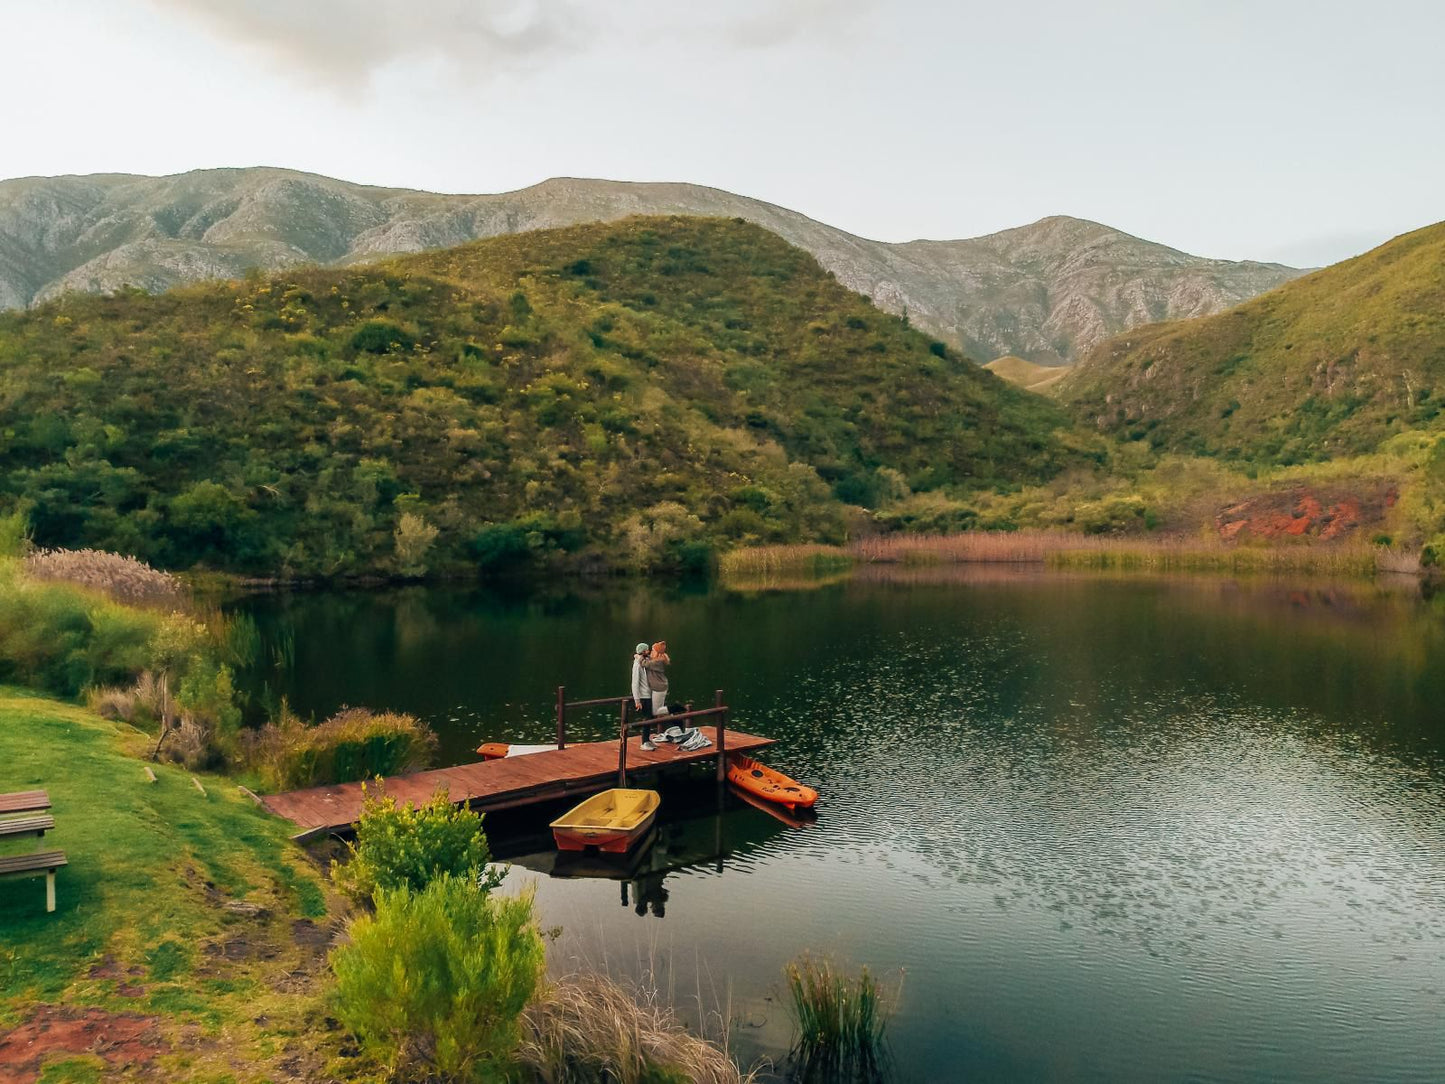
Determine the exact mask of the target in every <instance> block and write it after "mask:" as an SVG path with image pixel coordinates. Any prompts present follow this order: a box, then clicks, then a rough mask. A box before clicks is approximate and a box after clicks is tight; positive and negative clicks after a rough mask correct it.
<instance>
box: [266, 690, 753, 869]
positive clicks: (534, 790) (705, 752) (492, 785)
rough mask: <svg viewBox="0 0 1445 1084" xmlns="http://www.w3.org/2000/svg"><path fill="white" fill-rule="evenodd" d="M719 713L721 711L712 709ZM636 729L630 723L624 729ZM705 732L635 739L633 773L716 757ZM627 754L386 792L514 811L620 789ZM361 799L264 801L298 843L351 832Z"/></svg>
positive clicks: (449, 772) (355, 793)
mask: <svg viewBox="0 0 1445 1084" xmlns="http://www.w3.org/2000/svg"><path fill="white" fill-rule="evenodd" d="M715 710H718V709H709V711H715ZM694 714H698V715H702V714H705V713H704V712H697V713H694ZM674 718H677V717H674ZM636 725H637V724H636V723H631V724H628V723H626V722H624V727H628V726H636ZM699 729H700V730H701V731H702V732H703V733H704V734H706V735H707V737H708V738H709V739H710V740H711V741H712V742H713V744H712V745H708V746H704V747H703V748H701V749H698V750H696V751H694V752H690V753H685V752H683V751H682V750H681V749H680V748H678V746H676V745H659V746H658V747H657V749H656V750H654V751H652V752H646V751H644V750H643V748H642V742H641V739H640V738H637V737H629V738H628V739H627V749H626V751H625V752H626V761H625V763H626V767H627V772H628V773H629V774H634V773H643V774H652V773H655V772H660V771H662V770H664V769H666V768H668V767H671V766H673V765H678V764H688V763H693V762H696V761H699V760H708V759H710V758H713V757H716V756H717V755H718V745H719V735H718V728H717V727H711V726H704V727H700V728H699ZM724 740H725V741H726V745H725V746H724V748H725V750H726V751H727V752H728V753H749V754H750V753H752V752H753V751H754V750H758V749H764V748H766V747H767V746H769V745H772V744H773V743H774V740H773V739H772V738H761V737H758V736H756V735H753V734H744V733H741V732H740V731H737V730H734V729H732V728H731V727H727V728H726V735H725V739H724ZM622 752H623V750H621V749H619V748H618V744H617V741H616V740H614V741H595V742H582V743H580V744H575V745H566V746H565V748H561V749H548V750H545V751H544V752H540V753H529V754H527V755H525V756H517V757H507V758H505V759H502V760H484V761H478V762H476V763H473V764H458V765H457V766H455V767H452V768H436V769H433V770H431V771H426V772H416V773H415V774H412V775H399V776H392V777H390V778H388V779H387V780H386V793H387V794H388V795H389V796H390V797H393V798H395V799H396V800H397V801H398V802H408V801H409V802H415V803H417V804H421V803H422V802H425V801H427V800H428V799H429V798H431V796H432V795H433V794H434V793H435V792H436V790H437V788H438V787H446V789H447V794H448V796H449V797H450V798H451V800H452V801H453V802H455V803H457V804H458V805H460V804H463V803H465V804H467V805H469V806H471V807H472V808H473V809H476V810H480V811H483V812H486V811H488V810H497V809H515V808H517V807H518V806H524V805H532V804H534V803H537V802H546V801H552V800H555V799H558V798H566V797H569V796H572V795H578V796H581V795H583V794H588V793H592V792H594V791H598V790H605V789H606V788H608V787H611V786H615V785H616V784H617V775H618V765H619V761H620V759H621V757H620V754H621V753H622ZM361 802H362V794H361V784H360V783H340V784H337V785H335V786H329V787H311V788H309V789H307V790H293V791H288V792H286V793H284V794H271V795H267V796H265V797H262V799H261V803H262V805H264V806H265V807H266V808H267V809H269V810H270V811H271V812H272V813H275V814H277V815H278V816H281V817H285V818H286V819H287V820H290V821H293V822H294V823H295V824H296V825H297V826H298V827H299V828H300V829H301V831H300V832H299V833H298V834H297V836H296V837H295V838H297V839H298V840H305V839H310V838H314V837H317V836H322V835H325V834H327V833H328V832H336V831H345V830H346V829H348V828H350V827H351V826H352V825H353V824H355V823H356V821H357V819H358V818H359V817H360V816H361Z"/></svg>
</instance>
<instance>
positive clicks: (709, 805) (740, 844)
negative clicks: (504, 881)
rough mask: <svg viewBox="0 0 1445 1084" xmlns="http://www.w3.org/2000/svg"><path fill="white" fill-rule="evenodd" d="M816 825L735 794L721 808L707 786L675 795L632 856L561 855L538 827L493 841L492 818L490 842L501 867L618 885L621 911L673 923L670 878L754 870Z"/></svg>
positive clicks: (510, 831)
mask: <svg viewBox="0 0 1445 1084" xmlns="http://www.w3.org/2000/svg"><path fill="white" fill-rule="evenodd" d="M811 820H812V818H811V817H806V818H799V817H795V816H793V815H790V814H789V813H788V812H787V811H786V810H783V809H777V808H773V807H769V806H767V805H766V804H765V803H758V802H756V800H753V801H752V802H750V801H749V796H747V795H744V794H741V793H739V792H737V791H735V790H734V789H733V788H731V787H729V788H727V790H726V791H724V793H723V796H722V799H721V802H719V799H718V796H717V792H716V790H715V789H713V788H712V787H711V786H708V785H699V786H692V787H686V788H677V789H674V790H670V791H668V792H667V793H666V794H665V796H664V799H663V803H662V809H661V811H660V812H659V814H658V820H657V823H656V824H655V825H654V826H653V827H652V828H651V829H650V830H649V831H648V834H647V835H646V836H645V837H644V838H643V839H642V841H641V842H640V843H638V844H637V846H635V847H633V848H632V849H631V850H630V851H628V852H627V853H626V854H616V855H612V854H600V853H596V852H593V851H587V852H564V851H559V850H557V849H556V848H555V847H554V846H553V845H552V840H551V837H550V836H548V835H545V834H542V833H541V832H538V831H536V828H535V826H534V825H532V824H516V823H513V824H507V825H499V826H497V828H498V829H499V830H496V834H495V835H493V825H492V823H491V822H492V818H491V817H489V818H488V828H489V832H488V835H489V836H492V852H493V854H494V856H495V857H496V858H497V859H498V860H501V861H506V862H510V863H512V864H513V865H517V866H521V867H522V868H523V869H527V870H531V871H532V872H533V873H540V874H543V875H545V876H547V877H557V878H566V879H575V878H600V879H605V880H611V881H617V882H619V883H620V892H619V895H620V898H621V906H623V907H630V908H632V909H633V910H634V911H635V912H636V913H637V914H638V915H639V916H640V917H646V916H647V915H652V916H653V917H655V918H665V917H666V915H667V899H668V891H667V885H666V881H667V878H668V875H669V874H673V873H679V872H681V871H683V870H689V869H698V868H700V867H710V868H711V869H713V870H715V871H716V872H719V873H721V872H722V871H723V868H724V867H725V866H726V865H727V864H729V863H742V864H746V863H747V861H748V858H749V856H750V855H753V854H754V853H756V852H758V851H761V850H764V849H766V848H767V847H768V846H769V844H770V843H772V842H773V841H775V840H777V839H779V837H781V836H782V835H783V833H784V832H787V831H788V830H789V829H790V828H793V827H804V826H806V825H807V824H809V823H811ZM543 823H544V824H545V822H543Z"/></svg>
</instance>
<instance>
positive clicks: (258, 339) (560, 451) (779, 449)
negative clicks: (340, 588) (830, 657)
mask: <svg viewBox="0 0 1445 1084" xmlns="http://www.w3.org/2000/svg"><path fill="white" fill-rule="evenodd" d="M0 374H3V391H0V433H3V440H0V468H3V473H0V511H3V510H5V509H7V508H20V509H22V510H23V511H25V512H26V514H27V515H28V517H29V520H30V523H31V526H32V529H33V531H34V534H35V539H36V541H37V542H38V543H40V544H41V545H47V546H72V547H78V546H95V547H100V548H105V549H112V550H118V551H121V552H126V553H134V554H137V555H139V556H141V557H144V558H146V559H147V560H150V561H152V562H153V563H158V564H162V565H165V566H168V567H172V568H185V567H192V566H196V565H206V566H211V567H220V568H226V569H231V570H235V571H252V572H273V571H283V572H287V573H290V574H295V575H321V576H330V575H345V574H355V573H365V572H390V571H402V572H406V573H418V572H421V571H424V570H431V571H441V570H459V569H461V568H464V567H468V566H475V565H483V566H491V567H499V566H504V565H507V564H510V563H514V562H515V563H520V562H524V561H528V560H533V559H535V558H537V557H538V556H546V555H548V554H551V553H558V552H563V551H566V552H574V553H593V554H596V555H598V556H599V557H601V558H603V559H606V560H609V561H616V562H625V563H630V564H633V565H636V566H640V567H647V566H655V565H658V564H667V563H686V562H688V561H692V560H697V559H699V558H700V557H701V556H704V555H705V554H706V552H707V551H708V549H709V548H710V547H714V546H718V545H727V544H731V543H738V542H748V541H768V540H771V541H789V540H805V539H836V538H838V537H839V536H840V535H841V534H842V532H843V523H844V512H845V505H846V504H863V505H868V504H871V503H874V502H876V501H877V500H879V499H882V498H883V497H885V496H887V495H889V494H896V493H898V492H900V491H906V490H907V489H909V488H911V489H913V490H920V491H926V490H938V489H949V490H967V489H971V488H977V487H990V486H996V485H1000V484H1014V483H1020V482H1026V481H1031V480H1039V479H1042V478H1045V477H1048V476H1050V475H1051V474H1053V473H1055V472H1056V471H1057V470H1058V469H1059V467H1060V466H1062V465H1063V464H1064V463H1065V462H1066V461H1067V460H1068V459H1069V458H1070V455H1071V453H1070V452H1069V451H1068V450H1067V447H1066V445H1067V443H1068V442H1067V440H1066V439H1064V438H1061V437H1060V436H1059V435H1058V434H1057V432H1056V430H1057V429H1058V428H1059V427H1060V426H1061V425H1063V424H1064V423H1063V421H1062V416H1061V415H1060V414H1059V413H1058V412H1057V408H1056V407H1054V406H1053V405H1051V404H1049V403H1047V402H1045V401H1043V400H1040V399H1039V398H1038V397H1037V396H1032V395H1027V394H1025V393H1023V392H1021V391H1018V390H1016V389H1014V388H1012V387H1009V386H1008V385H1006V384H1004V383H1003V382H1002V381H1000V380H997V379H996V378H994V377H993V376H992V375H990V374H988V373H985V372H982V371H981V370H979V369H978V368H977V367H976V366H974V365H973V364H972V363H970V362H969V361H967V360H966V359H965V358H963V357H961V356H959V355H957V354H956V353H954V352H953V351H951V350H949V349H947V348H945V347H944V346H943V344H942V343H938V342H932V341H930V340H929V339H928V338H927V337H926V336H923V335H920V334H919V333H917V332H915V331H913V330H911V329H910V328H909V327H908V326H907V325H906V323H905V322H903V321H901V320H899V319H897V318H894V317H892V316H888V315H885V314H883V313H881V312H879V311H878V310H876V309H874V308H873V307H872V306H871V305H870V304H869V303H868V302H867V301H866V300H865V299H863V298H861V297H859V296H858V295H856V294H853V293H850V292H849V291H847V290H845V289H844V288H843V287H842V286H840V285H839V284H838V283H837V282H836V281H835V280H834V279H833V278H832V277H831V276H829V275H828V274H826V273H825V272H823V271H822V270H821V269H820V268H819V267H818V265H817V263H816V262H814V260H813V259H812V257H810V256H808V255H807V254H806V253H804V252H802V251H801V250H799V249H795V248H792V247H790V246H789V245H787V244H786V243H785V242H783V241H781V240H780V239H779V238H777V237H776V236H774V235H773V234H770V233H768V232H766V231H764V230H762V229H760V228H758V227H756V226H752V225H748V224H746V223H742V222H740V221H725V220H717V219H687V218H667V219H630V220H626V221H623V222H620V223H612V224H606V225H593V226H581V227H572V228H567V229H561V230H551V231H544V232H538V233H531V234H522V235H516V236H509V237H502V238H496V239H492V240H488V241H482V242H478V243H475V244H471V245H467V246H464V247H461V248H456V249H449V250H444V251H440V252H432V253H426V254H422V255H417V256H409V257H404V258H401V259H397V260H395V261H392V262H389V263H384V264H378V265H374V266H367V267H358V268H353V269H349V270H334V269H332V270H321V269H310V270H300V271H295V272H291V273H287V274H284V275H281V276H280V277H276V278H271V279H265V278H260V277H253V278H250V279H247V280H245V281H236V282H229V283H210V284H204V285H200V286H193V287H186V288H183V289H179V290H176V291H173V292H171V293H167V294H163V295H159V296H148V295H145V294H140V293H129V294H125V295H122V296H117V297H111V298H101V297H92V296H79V295H70V296H66V297H64V298H62V299H60V300H58V301H55V302H52V303H49V304H47V305H45V306H42V307H40V308H38V309H35V310H32V311H30V312H28V313H11V314H6V315H4V316H3V317H0Z"/></svg>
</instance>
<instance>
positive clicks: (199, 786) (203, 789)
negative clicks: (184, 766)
mask: <svg viewBox="0 0 1445 1084" xmlns="http://www.w3.org/2000/svg"><path fill="white" fill-rule="evenodd" d="M191 782H192V783H194V784H195V785H196V789H197V790H198V791H200V792H201V797H202V798H204V797H206V788H205V787H203V786H201V781H200V780H199V779H197V778H196V777H195V776H194V775H193V776H191Z"/></svg>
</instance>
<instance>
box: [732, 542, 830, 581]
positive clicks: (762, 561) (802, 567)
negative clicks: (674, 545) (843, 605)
mask: <svg viewBox="0 0 1445 1084" xmlns="http://www.w3.org/2000/svg"><path fill="white" fill-rule="evenodd" d="M852 563H853V556H852V555H851V554H850V553H849V552H848V551H847V550H845V549H843V548H841V547H839V546H824V545H818V544H801V545H793V546H748V547H746V548H744V549H736V550H729V551H728V552H727V553H724V554H723V555H722V558H721V559H720V561H719V563H718V567H719V569H720V570H721V571H722V574H723V575H724V576H759V575H776V574H779V573H794V572H810V573H822V572H836V571H839V570H841V569H845V568H847V567H848V566H850V565H851V564H852Z"/></svg>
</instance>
